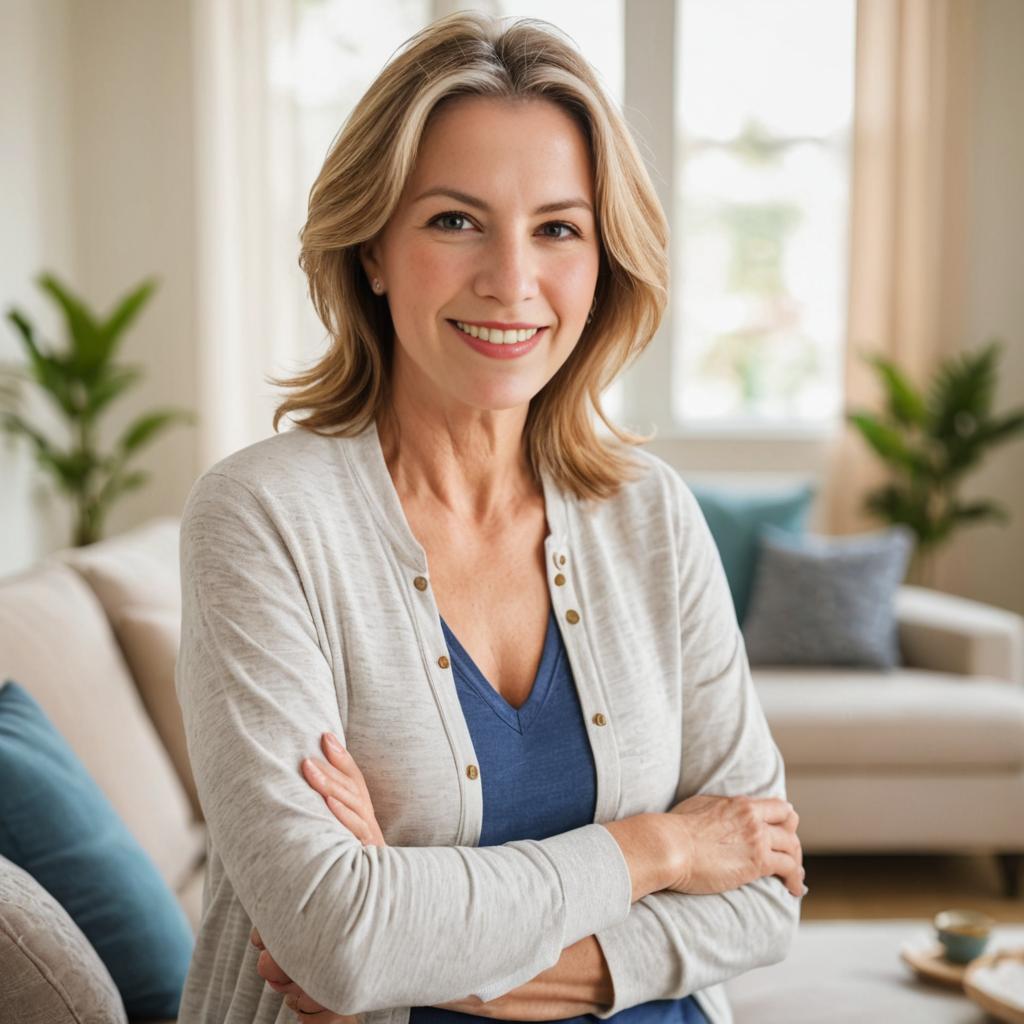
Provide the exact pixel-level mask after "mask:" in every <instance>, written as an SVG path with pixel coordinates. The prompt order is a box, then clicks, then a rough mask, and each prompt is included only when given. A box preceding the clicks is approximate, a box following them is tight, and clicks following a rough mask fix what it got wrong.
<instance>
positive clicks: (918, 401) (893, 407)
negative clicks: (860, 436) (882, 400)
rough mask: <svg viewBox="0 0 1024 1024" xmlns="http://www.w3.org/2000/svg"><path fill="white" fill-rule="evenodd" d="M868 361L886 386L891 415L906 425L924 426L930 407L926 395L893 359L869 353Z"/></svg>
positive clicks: (887, 404)
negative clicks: (908, 378)
mask: <svg viewBox="0 0 1024 1024" xmlns="http://www.w3.org/2000/svg"><path fill="white" fill-rule="evenodd" d="M864 358H865V359H866V360H867V362H869V363H871V365H872V366H874V367H875V369H876V370H877V371H878V373H879V376H880V377H881V378H882V383H883V384H884V385H885V388H886V406H887V409H888V412H889V415H890V416H892V418H893V419H894V420H896V421H897V422H898V423H902V424H904V425H905V426H924V425H925V424H926V423H927V421H928V409H927V406H926V405H925V401H924V397H923V396H922V395H921V394H920V393H919V392H918V391H917V389H916V388H915V387H914V386H913V385H912V384H911V383H910V382H909V381H908V380H907V378H906V377H905V376H904V375H903V373H902V371H901V370H900V369H899V368H898V367H897V366H896V364H895V363H893V362H892V361H891V360H889V359H886V358H885V357H884V356H880V355H867V356H865V357H864Z"/></svg>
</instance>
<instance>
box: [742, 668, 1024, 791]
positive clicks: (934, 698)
mask: <svg viewBox="0 0 1024 1024" xmlns="http://www.w3.org/2000/svg"><path fill="white" fill-rule="evenodd" d="M751 675H752V678H753V681H754V686H755V688H756V689H757V694H758V696H759V697H760V699H761V705H762V707H763V708H764V713H765V717H766V718H767V719H768V724H769V726H770V728H771V732H772V736H773V738H774V739H775V742H776V744H777V745H778V748H779V751H780V753H781V754H782V757H783V760H784V761H785V762H786V768H787V770H788V771H792V770H798V769H800V768H844V769H846V768H868V767H877V768H932V769H935V770H942V769H947V768H963V769H968V768H984V769H992V768H999V769H1001V770H1007V771H1008V770H1017V771H1019V770H1020V768H1021V767H1022V766H1024V691H1021V690H1018V689H1013V688H1011V687H1008V686H1007V685H1006V684H1005V683H1000V682H998V681H985V680H980V679H972V680H970V681H967V680H964V679H962V678H961V677H958V676H954V675H949V674H943V673H938V672H926V671H923V670H918V669H905V668H904V669H898V670H896V671H895V672H889V673H881V672H870V671H866V670H857V669H848V670H840V669H824V668H807V667H805V668H785V669H783V668H756V669H754V670H753V671H752V673H751Z"/></svg>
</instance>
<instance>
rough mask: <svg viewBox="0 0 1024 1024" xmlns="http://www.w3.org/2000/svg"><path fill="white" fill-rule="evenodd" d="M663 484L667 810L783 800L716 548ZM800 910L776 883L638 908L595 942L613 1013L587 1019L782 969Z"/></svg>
mask: <svg viewBox="0 0 1024 1024" xmlns="http://www.w3.org/2000/svg"><path fill="white" fill-rule="evenodd" d="M667 472H668V473H669V474H670V475H671V476H672V477H674V478H675V479H674V480H673V481H672V484H671V486H672V487H673V488H674V490H675V492H676V494H675V497H674V499H673V503H674V506H675V508H676V510H677V511H678V513H679V515H680V522H679V533H680V536H681V546H682V551H681V554H680V599H679V609H680V639H681V643H682V644H683V649H684V657H683V665H684V676H685V678H684V679H683V680H682V684H681V685H682V686H683V702H682V705H683V721H682V726H681V728H682V733H683V737H682V765H681V770H680V784H679V791H678V793H677V799H676V802H677V803H678V802H679V801H681V800H685V799H687V798H688V797H691V796H694V795H696V794H713V795H716V796H739V795H747V796H752V797H778V798H780V799H783V800H784V799H786V785H785V767H784V764H783V761H782V757H781V755H780V753H779V750H778V747H777V746H776V745H775V742H774V740H773V739H772V736H771V732H770V730H769V728H768V723H767V721H766V719H765V716H764V711H763V709H762V707H761V703H760V701H759V699H758V696H757V693H756V691H755V689H754V685H753V681H752V679H751V675H750V666H749V663H748V660H747V654H746V649H745V647H744V643H743V634H742V632H741V631H740V628H739V626H738V624H737V620H736V612H735V608H734V605H733V602H732V597H731V595H730V592H729V586H728V582H727V580H726V577H725V571H724V569H723V567H722V563H721V558H720V556H719V553H718V548H717V546H716V545H715V541H714V538H713V537H712V536H711V531H710V529H709V528H708V526H707V522H706V521H705V519H704V516H703V513H702V512H701V510H700V506H699V505H698V504H697V501H696V499H695V498H694V497H693V494H692V492H691V491H690V490H689V488H688V487H687V486H686V485H685V483H684V482H683V481H682V479H681V478H680V477H679V476H678V474H677V473H676V471H675V470H673V469H671V468H668V469H667ZM687 666H688V667H689V671H687V670H686V667H687ZM651 809H652V810H657V811H662V810H666V808H662V807H658V808H651ZM800 905H801V898H799V897H796V896H794V895H793V894H792V893H791V892H790V891H789V890H788V889H787V888H786V886H785V883H784V882H783V881H782V879H781V878H777V877H775V876H767V877H763V878H759V879H756V880H755V881H753V882H750V883H748V884H747V885H744V886H741V887H740V888H738V889H734V890H731V891H729V892H723V893H716V894H711V895H695V894H689V893H677V892H673V891H671V890H667V889H665V890H662V891H660V892H656V893H651V894H650V895H648V896H645V897H643V898H642V899H640V900H638V901H637V902H636V903H634V904H633V906H632V908H631V909H630V912H629V914H628V916H627V918H626V920H625V921H622V922H619V923H618V924H614V925H611V926H610V927H608V928H604V929H602V930H600V931H598V932H597V933H596V937H597V940H598V942H599V943H600V944H601V949H602V951H603V952H604V955H605V959H606V961H607V963H608V968H609V971H610V973H611V977H612V984H613V987H614V1002H613V1003H612V1005H611V1006H610V1007H608V1008H607V1009H605V1010H602V1011H601V1012H598V1013H595V1014H594V1016H596V1017H598V1018H600V1019H602V1020H604V1019H607V1018H608V1017H611V1016H613V1015H614V1014H616V1013H618V1012H619V1011H620V1010H625V1009H627V1008H628V1007H631V1006H636V1005H637V1004H639V1003H644V1002H647V1001H649V1000H654V999H677V998H681V997H683V996H686V995H689V994H690V993H692V992H696V991H699V990H700V989H703V988H707V987H708V986H711V985H715V984H718V983H720V982H723V981H726V980H728V979H729V978H733V977H735V976H736V975H739V974H742V973H744V972H745V971H749V970H752V969H753V968H756V967H763V966H767V965H769V964H773V963H777V962H779V961H781V960H783V959H784V958H785V956H786V954H787V952H788V950H789V947H790V944H791V943H792V940H793V937H794V936H795V934H796V929H797V926H798V924H799V920H800Z"/></svg>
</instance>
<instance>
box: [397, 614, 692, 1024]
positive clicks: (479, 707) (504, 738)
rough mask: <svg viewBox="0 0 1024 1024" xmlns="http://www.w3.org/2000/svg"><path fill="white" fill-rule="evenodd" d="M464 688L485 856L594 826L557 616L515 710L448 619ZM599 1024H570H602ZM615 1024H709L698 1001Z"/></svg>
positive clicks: (423, 1018)
mask: <svg viewBox="0 0 1024 1024" xmlns="http://www.w3.org/2000/svg"><path fill="white" fill-rule="evenodd" d="M441 628H442V630H443V632H444V638H445V641H446V643H447V645H448V653H449V655H450V658H451V664H452V669H453V671H454V673H455V686H456V689H457V691H458V695H459V702H460V703H461V705H462V710H463V713H464V714H465V716H466V724H467V725H468V727H469V733H470V736H471V737H472V740H473V749H474V750H475V751H476V755H477V760H478V761H479V768H480V780H481V782H482V784H483V804H484V817H483V828H482V830H481V833H480V844H479V845H480V846H499V845H501V844H502V843H507V842H510V841H511V840H514V839H546V838H548V837H549V836H553V835H558V834H559V833H561V832H566V831H568V830H570V829H574V828H578V827H580V826H581V825H589V824H591V823H592V822H593V820H594V807H595V802H596V794H597V783H596V776H595V773H594V759H593V755H592V753H591V750H590V742H589V740H588V738H587V730H586V726H585V725H584V722H583V713H582V710H581V708H580V702H579V698H578V696H577V693H576V685H575V682H574V680H573V675H572V669H571V667H570V665H569V659H568V657H567V656H566V652H565V645H564V643H563V641H562V634H561V632H560V630H559V628H558V620H557V619H556V618H555V612H554V609H553V608H552V610H551V612H550V613H549V616H548V628H547V635H546V636H545V639H544V652H543V654H542V655H541V660H540V666H539V668H538V669H537V676H536V679H535V680H534V683H533V689H532V690H531V691H530V695H529V696H528V697H527V698H526V701H525V703H524V704H523V705H522V706H521V707H520V708H518V709H517V708H514V707H512V705H511V704H509V703H508V701H506V700H505V698H504V697H502V696H501V694H499V693H498V691H497V690H495V688H494V687H493V686H491V684H490V683H489V682H488V681H487V680H486V679H485V678H484V676H483V674H482V673H481V672H480V669H478V668H477V667H476V665H475V664H474V662H473V659H472V658H471V657H470V656H469V654H468V653H467V652H466V650H465V648H463V646H462V644H460V643H459V641H458V640H457V639H456V637H455V634H454V633H453V632H452V631H451V629H449V627H448V623H446V622H445V621H444V619H443V618H442V619H441ZM466 1018H472V1019H473V1020H484V1019H485V1018H483V1017H477V1016H476V1015H475V1014H466V1013H456V1012H454V1011H452V1010H441V1009H437V1008H436V1007H432V1006H414V1007H411V1009H410V1013H409V1024H466ZM597 1019H598V1018H596V1017H595V1016H594V1015H593V1014H590V1013H588V1014H584V1015H583V1016H580V1017H568V1018H562V1021H561V1022H560V1024H593V1022H594V1021H596V1020H597ZM607 1019H608V1020H614V1021H620V1022H622V1024H707V1018H706V1017H705V1016H704V1014H703V1013H702V1012H701V1009H700V1007H699V1006H698V1005H697V1003H696V1001H695V1000H694V999H693V997H692V996H687V997H686V998H685V999H658V1000H652V1001H651V1002H647V1003H641V1004H639V1005H638V1006H632V1007H629V1008H628V1009H626V1010H622V1011H621V1012H619V1013H617V1014H615V1015H614V1016H613V1017H609V1018H607Z"/></svg>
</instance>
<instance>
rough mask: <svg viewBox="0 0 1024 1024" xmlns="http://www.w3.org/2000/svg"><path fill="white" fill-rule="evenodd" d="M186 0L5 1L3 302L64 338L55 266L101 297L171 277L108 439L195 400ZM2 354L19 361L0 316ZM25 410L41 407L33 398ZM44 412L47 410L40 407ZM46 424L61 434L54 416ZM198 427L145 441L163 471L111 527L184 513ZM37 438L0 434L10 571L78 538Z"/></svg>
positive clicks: (94, 301) (0, 100)
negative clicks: (53, 298)
mask: <svg viewBox="0 0 1024 1024" xmlns="http://www.w3.org/2000/svg"><path fill="white" fill-rule="evenodd" d="M189 15H190V5H189V4H188V3H185V2H171V3H127V2H124V0H89V3H78V2H68V0H3V4H2V17H3V26H2V29H3V30H2V31H0V105H2V106H0V126H2V137H3V139H4V155H3V165H2V171H0V181H2V187H0V218H2V221H0V223H3V225H4V236H3V242H2V243H0V299H2V301H3V302H4V305H5V308H6V306H8V305H10V303H11V301H12V300H14V301H16V302H17V304H18V305H19V307H21V308H22V309H23V310H24V311H25V313H26V314H27V315H28V317H29V318H30V319H31V320H33V321H34V322H36V321H38V322H40V323H45V324H47V325H49V330H50V334H51V337H53V338H54V340H58V341H60V342H61V343H62V344H63V341H64V336H63V321H62V320H61V319H60V318H59V317H58V316H56V315H55V314H54V312H52V310H51V303H50V300H49V299H48V298H46V297H45V296H44V295H43V293H42V292H41V291H40V290H39V289H38V288H36V287H35V285H34V284H33V283H32V280H33V278H34V277H35V276H36V274H37V273H38V272H39V270H40V269H42V268H44V267H45V268H48V269H53V270H54V271H56V272H57V273H58V274H59V275H60V276H61V277H62V278H63V279H64V280H65V281H66V282H67V284H68V285H69V286H70V287H72V288H73V289H74V290H75V291H76V292H78V293H80V294H82V295H83V296H85V297H86V298H87V300H88V302H89V303H90V305H92V306H93V308H95V309H96V310H98V311H99V312H101V313H103V314H106V313H109V311H110V310H111V309H112V307H113V304H114V302H115V301H116V300H117V299H118V298H119V297H121V296H122V295H123V294H124V293H126V292H127V291H128V290H129V289H130V288H131V287H132V286H134V285H135V284H137V283H138V282H140V281H141V280H142V279H143V278H145V277H148V276H150V275H156V276H158V277H159V278H160V279H161V284H160V286H159V288H158V289H157V291H156V292H155V293H154V295H153V297H152V298H151V299H150V301H149V303H148V304H147V306H146V307H145V309H144V310H143V311H142V313H141V315H140V316H139V318H138V319H137V321H136V322H135V324H134V325H133V326H132V327H131V328H130V329H129V331H128V332H127V333H126V334H125V335H124V338H123V344H122V347H121V348H120V350H119V356H120V359H121V360H122V361H124V362H126V363H139V364H142V365H143V366H144V367H145V371H146V376H145V378H144V379H143V381H142V382H141V383H140V384H138V385H136V386H135V388H134V389H132V390H130V391H129V392H128V393H127V394H126V395H125V396H124V397H123V398H120V399H118V400H116V401H115V402H114V403H113V404H112V405H111V406H110V407H109V412H108V414H107V420H108V421H109V422H106V423H105V424H104V426H103V428H102V429H101V433H100V440H101V446H102V448H103V450H104V451H107V450H108V449H109V448H110V447H111V446H112V444H113V442H114V441H115V440H116V438H117V437H118V436H119V435H120V432H121V431H122V430H123V429H124V427H125V426H126V425H127V424H128V423H129V422H130V421H131V419H133V418H134V417H135V416H136V415H139V414H140V413H143V412H149V411H151V410H153V409H155V408H157V407H163V406H186V407H192V406H193V400H192V394H193V392H194V390H195V366H196V351H195V343H194V337H195V282H194V280H193V275H194V249H195V242H194V236H195V201H194V186H193V153H192V140H193V124H192V118H193V114H192V61H191V32H190V21H189ZM4 335H5V336H4V337H3V340H2V341H0V358H4V359H11V358H14V357H15V356H17V357H18V358H19V360H20V358H21V349H20V346H19V345H18V344H17V342H16V340H15V338H14V336H13V334H12V331H11V329H10V327H9V326H8V325H7V324H6V323H5V324H4ZM30 408H33V409H35V408H37V407H36V406H35V404H33V406H32V407H30ZM35 418H36V419H38V420H39V421H40V422H41V423H43V422H44V420H43V417H42V416H41V415H36V417H35ZM45 426H46V428H47V430H48V431H49V432H51V433H52V435H53V436H54V437H58V436H62V435H61V434H60V433H59V430H60V427H61V423H60V421H59V419H56V418H53V417H49V418H47V419H46V420H45ZM194 434H195V431H194V429H193V428H190V427H178V426H176V427H174V428H171V430H169V431H168V433H167V434H165V435H164V436H162V437H161V438H160V439H159V440H156V441H155V442H154V443H153V444H152V446H151V447H149V448H148V449H146V450H145V451H144V452H142V453H140V455H139V458H138V462H137V465H138V467H139V468H145V469H150V470H152V471H153V478H152V480H151V481H150V483H148V484H147V485H146V486H145V487H144V488H143V489H142V490H140V491H136V492H132V493H131V494H129V495H126V496H124V497H123V498H122V499H120V501H119V502H118V503H117V504H115V505H114V506H113V508H112V511H111V514H110V516H109V518H108V521H107V528H106V529H107V532H108V533H116V532H118V531H119V530H122V529H125V528H127V527H128V526H130V525H132V524H134V523H138V522H141V521H143V520H145V519H146V518H148V517H150V516H152V515H155V514H161V513H176V512H178V511H179V510H180V508H181V506H182V504H183V503H184V499H185V497H186V496H187V492H188V488H189V486H191V482H192V480H193V479H194V477H195V475H196V452H195V441H194V436H193V435H194ZM41 479H42V478H41V476H40V472H39V470H38V469H37V468H36V466H35V462H34V459H32V458H31V457H30V456H29V453H28V445H27V444H26V443H25V442H19V444H18V446H17V448H16V449H15V450H13V451H9V450H8V449H7V448H5V447H3V446H0V481H2V495H3V497H2V502H0V574H4V573H8V572H13V571H16V570H18V569H19V568H22V567H25V566H28V565H30V564H31V563H33V562H34V561H36V560H37V559H38V558H39V557H40V556H41V555H43V554H45V553H47V552H48V551H50V550H53V549H54V548H55V547H59V546H63V545H64V544H66V543H68V542H69V538H70V533H69V530H70V523H71V517H70V513H69V511H68V509H67V508H66V504H67V502H66V500H65V499H64V498H62V497H60V498H58V497H56V496H53V495H52V493H51V492H52V491H53V487H52V485H50V484H46V485H45V487H41V486H40V481H41Z"/></svg>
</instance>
